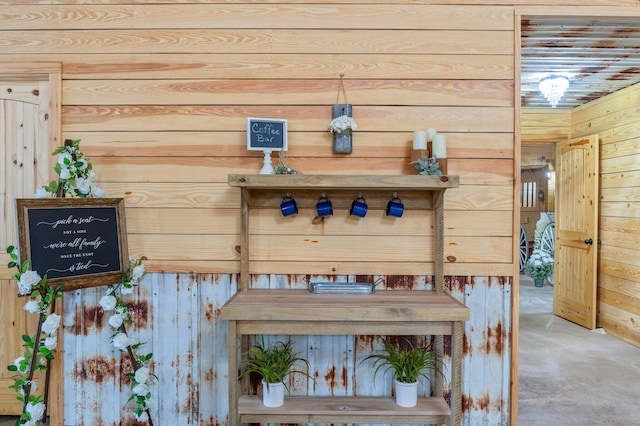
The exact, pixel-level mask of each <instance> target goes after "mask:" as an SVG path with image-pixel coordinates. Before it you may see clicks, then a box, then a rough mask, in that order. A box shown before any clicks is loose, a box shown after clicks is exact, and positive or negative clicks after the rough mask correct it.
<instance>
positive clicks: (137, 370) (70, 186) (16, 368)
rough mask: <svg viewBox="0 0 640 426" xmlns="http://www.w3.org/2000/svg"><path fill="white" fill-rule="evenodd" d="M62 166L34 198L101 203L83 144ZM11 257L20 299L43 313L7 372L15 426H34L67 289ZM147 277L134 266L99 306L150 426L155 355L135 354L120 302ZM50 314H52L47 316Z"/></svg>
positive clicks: (14, 253) (62, 152)
mask: <svg viewBox="0 0 640 426" xmlns="http://www.w3.org/2000/svg"><path fill="white" fill-rule="evenodd" d="M58 154H59V157H58V161H57V163H56V165H55V166H54V170H55V171H56V173H57V174H58V176H59V180H58V181H57V182H56V181H51V182H50V183H49V185H45V186H42V187H40V188H38V190H37V191H36V194H35V195H34V197H35V198H52V197H56V196H63V197H64V196H70V197H78V198H102V197H104V196H105V193H104V191H103V190H102V189H100V188H97V187H94V186H93V179H95V173H94V172H93V166H92V165H91V163H90V162H88V161H87V160H86V159H85V158H84V154H83V153H82V152H81V151H80V140H79V139H76V140H66V141H65V146H64V147H60V148H57V149H56V150H55V151H53V153H52V155H58ZM7 253H9V256H10V258H11V261H10V262H9V264H8V266H9V268H17V270H18V272H17V273H16V274H15V275H14V276H13V277H12V278H15V279H16V280H18V295H19V296H29V297H30V300H29V301H28V302H27V303H26V304H25V306H24V309H25V310H26V311H27V312H30V313H39V314H40V320H39V323H38V329H37V331H36V335H35V337H31V336H26V335H25V336H22V340H23V341H24V343H23V347H24V348H25V350H24V352H23V354H22V356H20V357H18V358H17V359H16V360H15V361H14V364H13V365H9V366H8V367H7V368H8V370H9V371H13V372H16V374H15V375H14V376H13V379H14V380H15V382H14V384H13V385H11V386H9V388H11V389H14V390H15V391H16V392H19V393H20V394H21V395H20V396H18V397H16V398H17V399H18V400H19V401H21V402H23V410H22V414H21V415H20V417H19V419H18V420H17V421H16V426H18V425H27V426H36V425H37V424H38V422H39V421H40V420H41V419H43V417H45V415H46V403H47V401H46V394H47V389H45V390H44V395H34V394H33V393H34V392H35V390H36V383H35V381H34V380H33V375H34V373H35V371H44V370H46V369H47V368H48V367H49V365H50V363H51V361H52V360H54V359H55V356H54V353H53V350H54V349H55V348H56V346H57V342H58V338H57V330H58V328H59V327H60V319H61V318H60V315H58V314H56V313H53V311H54V309H55V305H54V302H55V300H56V299H58V298H60V296H61V292H62V289H63V285H58V286H57V287H56V288H55V289H54V288H53V287H51V286H50V285H49V284H48V283H47V276H46V275H45V276H44V277H41V276H40V275H39V274H38V273H37V272H36V271H32V270H30V269H29V266H30V265H29V262H28V261H25V262H23V263H22V264H20V263H19V260H18V259H19V257H20V256H19V253H18V250H17V249H16V248H15V247H13V246H10V247H9V248H8V249H7ZM145 274H146V272H145V268H144V265H143V264H142V261H141V260H137V261H132V262H131V264H130V265H129V268H128V269H127V271H125V273H124V274H123V276H122V278H121V279H120V283H119V284H118V285H117V286H113V285H110V286H108V288H107V294H106V295H105V296H103V297H102V298H101V300H100V305H101V306H102V308H103V309H104V310H105V311H109V310H115V313H114V314H113V315H112V316H111V317H110V318H109V324H110V325H111V326H112V327H114V328H115V329H116V333H115V334H114V335H113V336H111V341H112V343H113V345H114V346H115V347H116V348H117V349H119V350H120V351H124V350H126V351H127V352H128V353H129V356H130V358H131V362H132V365H133V368H134V372H133V373H128V374H127V376H128V377H129V379H130V380H131V392H132V394H131V396H130V397H129V399H128V401H127V402H129V401H132V400H135V401H136V404H137V407H136V409H135V412H134V413H135V417H136V420H138V421H142V422H144V421H148V422H149V424H150V425H151V426H153V422H152V420H151V416H150V409H151V408H152V407H153V399H152V398H151V391H150V389H149V385H151V384H152V383H153V381H154V379H157V376H155V375H154V374H152V373H151V372H150V370H149V364H150V362H151V357H152V354H151V353H148V354H146V355H139V354H137V351H138V349H139V348H140V346H141V345H142V343H135V342H134V341H133V339H131V338H130V337H129V335H128V334H127V331H126V328H125V324H127V323H129V322H131V314H130V312H129V311H128V309H127V306H126V304H124V303H123V302H122V299H121V296H122V295H127V294H131V293H132V292H133V289H134V287H137V286H138V285H139V283H140V280H141V279H142V277H143V276H144V275H145ZM49 310H51V313H50V314H47V312H48V311H49Z"/></svg>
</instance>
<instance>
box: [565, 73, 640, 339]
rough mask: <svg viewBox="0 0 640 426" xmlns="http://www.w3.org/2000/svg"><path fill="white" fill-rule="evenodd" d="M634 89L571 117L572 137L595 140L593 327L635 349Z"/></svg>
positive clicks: (638, 332)
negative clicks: (596, 255)
mask: <svg viewBox="0 0 640 426" xmlns="http://www.w3.org/2000/svg"><path fill="white" fill-rule="evenodd" d="M639 104H640V85H639V84H636V85H634V86H631V87H628V88H627V89H624V90H622V91H620V92H617V93H614V94H612V95H609V96H606V97H604V98H601V99H599V100H597V101H594V102H591V103H589V104H587V105H584V106H582V107H580V108H576V109H575V110H574V112H573V113H572V122H573V125H572V137H581V136H585V135H588V134H593V133H596V134H598V135H599V137H600V226H599V228H600V239H601V240H602V244H601V245H600V259H599V262H598V269H599V271H598V323H599V324H598V325H599V326H601V327H604V329H605V330H606V331H607V332H608V333H610V334H613V335H616V336H618V337H620V338H621V339H624V340H626V341H628V342H629V343H632V344H634V345H636V346H640V325H639V324H640V248H639V247H640V213H639V212H640V194H639V193H638V187H639V186H640V148H639V147H640V124H639V123H640V120H639V117H640V109H639V108H638V105H639Z"/></svg>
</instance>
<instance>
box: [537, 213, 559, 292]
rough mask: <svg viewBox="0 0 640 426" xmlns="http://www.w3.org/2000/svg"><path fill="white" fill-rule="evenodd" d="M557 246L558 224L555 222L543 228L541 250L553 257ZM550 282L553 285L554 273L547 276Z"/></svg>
mask: <svg viewBox="0 0 640 426" xmlns="http://www.w3.org/2000/svg"><path fill="white" fill-rule="evenodd" d="M555 246H556V224H555V222H551V223H548V224H547V226H545V227H544V229H543V230H542V236H541V237H540V250H542V251H544V252H546V253H548V254H549V256H551V257H553V253H554V250H555ZM547 281H549V284H551V285H553V273H551V275H549V276H548V277H547Z"/></svg>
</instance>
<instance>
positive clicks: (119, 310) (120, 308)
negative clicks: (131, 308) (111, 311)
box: [116, 305, 127, 314]
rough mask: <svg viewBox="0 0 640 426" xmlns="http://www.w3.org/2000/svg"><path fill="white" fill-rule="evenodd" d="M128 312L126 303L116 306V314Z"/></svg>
mask: <svg viewBox="0 0 640 426" xmlns="http://www.w3.org/2000/svg"><path fill="white" fill-rule="evenodd" d="M125 312H127V307H126V306H124V305H120V306H116V314H124V313H125Z"/></svg>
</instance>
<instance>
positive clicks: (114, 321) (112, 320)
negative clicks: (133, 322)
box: [109, 314, 124, 328]
mask: <svg viewBox="0 0 640 426" xmlns="http://www.w3.org/2000/svg"><path fill="white" fill-rule="evenodd" d="M123 322H124V318H123V316H122V315H120V314H113V315H111V316H110V317H109V325H110V326H111V327H113V328H119V327H120V326H121V325H122V323H123Z"/></svg>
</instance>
